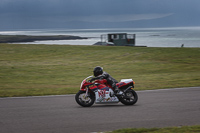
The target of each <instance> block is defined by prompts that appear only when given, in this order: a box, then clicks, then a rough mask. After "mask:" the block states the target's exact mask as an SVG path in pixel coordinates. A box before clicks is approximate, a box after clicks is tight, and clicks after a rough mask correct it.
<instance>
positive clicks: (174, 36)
mask: <svg viewBox="0 0 200 133" xmlns="http://www.w3.org/2000/svg"><path fill="white" fill-rule="evenodd" d="M108 33H127V34H136V46H147V47H181V46H182V45H183V46H184V47H200V27H170V28H169V27H168V28H108V29H37V30H35V29H34V30H17V31H0V34H1V35H73V36H80V37H88V39H80V40H48V41H35V42H23V43H20V44H48V45H93V44H94V43H96V42H99V41H101V35H103V34H104V35H105V34H108ZM17 44H19V43H17Z"/></svg>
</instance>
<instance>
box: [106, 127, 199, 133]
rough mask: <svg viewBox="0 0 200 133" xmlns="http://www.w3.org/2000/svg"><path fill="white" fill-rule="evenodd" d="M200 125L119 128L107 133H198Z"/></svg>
mask: <svg viewBox="0 0 200 133" xmlns="http://www.w3.org/2000/svg"><path fill="white" fill-rule="evenodd" d="M199 132H200V126H199V125H197V126H182V127H170V128H129V129H119V130H115V131H112V132H108V133H199Z"/></svg>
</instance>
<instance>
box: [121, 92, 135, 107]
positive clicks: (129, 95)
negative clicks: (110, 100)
mask: <svg viewBox="0 0 200 133" xmlns="http://www.w3.org/2000/svg"><path fill="white" fill-rule="evenodd" d="M124 95H125V96H122V97H121V98H120V101H121V102H122V103H123V104H124V105H133V104H135V103H136V102H137V100H138V95H137V93H136V92H135V91H134V90H128V91H126V92H125V93H124Z"/></svg>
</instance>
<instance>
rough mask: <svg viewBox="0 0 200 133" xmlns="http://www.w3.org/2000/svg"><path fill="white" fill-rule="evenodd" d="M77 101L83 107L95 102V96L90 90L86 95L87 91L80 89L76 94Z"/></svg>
mask: <svg viewBox="0 0 200 133" xmlns="http://www.w3.org/2000/svg"><path fill="white" fill-rule="evenodd" d="M75 100H76V102H77V103H78V104H79V105H81V106H82V107H90V106H92V105H93V104H94V101H95V96H94V95H92V94H91V93H89V92H88V96H86V92H85V91H79V92H78V93H77V94H76V96H75Z"/></svg>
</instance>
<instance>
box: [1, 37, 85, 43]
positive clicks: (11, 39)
mask: <svg viewBox="0 0 200 133" xmlns="http://www.w3.org/2000/svg"><path fill="white" fill-rule="evenodd" d="M76 39H88V38H87V37H80V36H71V35H53V36H44V35H43V36H31V35H0V43H15V42H34V41H46V40H76Z"/></svg>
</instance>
